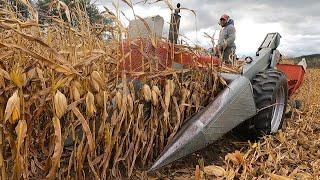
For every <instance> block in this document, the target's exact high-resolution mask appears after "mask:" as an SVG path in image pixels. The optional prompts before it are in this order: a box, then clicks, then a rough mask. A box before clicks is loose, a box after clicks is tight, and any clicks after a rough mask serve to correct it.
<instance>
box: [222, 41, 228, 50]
mask: <svg viewBox="0 0 320 180" xmlns="http://www.w3.org/2000/svg"><path fill="white" fill-rule="evenodd" d="M227 46H228V43H227V41H226V40H223V45H222V47H223V49H226V48H227Z"/></svg>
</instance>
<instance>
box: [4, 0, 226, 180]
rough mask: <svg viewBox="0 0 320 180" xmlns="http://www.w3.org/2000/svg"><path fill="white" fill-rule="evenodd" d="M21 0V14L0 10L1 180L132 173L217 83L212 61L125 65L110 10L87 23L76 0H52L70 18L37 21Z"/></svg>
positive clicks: (147, 162)
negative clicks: (99, 21) (176, 66)
mask: <svg viewBox="0 0 320 180" xmlns="http://www.w3.org/2000/svg"><path fill="white" fill-rule="evenodd" d="M21 3H24V4H25V5H26V6H27V7H28V10H29V13H30V14H31V16H30V18H29V19H24V18H22V17H20V16H19V13H17V12H14V11H13V10H12V9H10V7H9V6H6V5H4V6H3V7H2V9H1V18H0V32H1V33H0V87H1V89H0V94H1V97H0V123H1V128H0V169H1V179H21V178H23V179H43V178H47V179H56V178H58V179H91V178H95V179H107V178H111V177H117V178H120V177H131V176H132V175H133V174H134V173H135V170H137V169H139V170H145V169H146V168H147V167H148V166H149V165H150V163H152V162H153V161H154V160H155V158H156V157H157V156H158V155H159V154H160V152H161V151H162V150H163V148H164V147H165V145H166V144H168V143H169V142H170V141H171V140H172V138H173V136H174V135H175V134H176V133H177V131H178V130H179V128H180V126H181V125H182V124H183V122H184V121H185V120H186V119H188V118H189V117H191V116H192V115H193V114H194V113H196V112H197V111H199V110H200V109H201V108H202V107H204V106H206V105H207V103H208V102H209V101H211V100H212V98H214V97H215V96H216V95H217V93H218V92H219V90H220V89H221V88H222V87H223V86H224V84H225V82H224V80H223V79H222V78H221V77H220V76H218V71H219V69H215V68H209V69H206V70H204V69H197V68H190V69H184V70H172V69H170V68H166V69H164V70H162V71H158V70H155V69H154V68H153V65H152V63H150V62H152V59H143V60H142V61H144V62H145V64H144V65H145V68H144V71H140V72H130V71H126V70H123V69H121V68H120V67H121V63H122V61H123V60H124V59H125V58H127V57H128V56H130V54H124V51H123V49H122V47H123V46H122V42H123V38H122V36H123V34H125V33H126V32H125V29H124V28H123V26H121V24H120V23H119V21H118V19H117V17H116V16H115V15H114V14H112V13H106V14H105V16H107V17H108V18H111V19H112V20H113V23H112V24H110V25H104V26H102V25H101V26H99V25H95V26H93V25H91V24H90V23H89V21H88V18H87V16H86V14H85V12H83V11H81V8H80V7H79V6H78V7H77V8H76V9H68V7H66V6H65V5H64V4H62V3H61V2H60V1H56V3H61V4H59V7H61V11H64V13H66V15H67V17H68V20H69V21H70V22H71V21H73V22H76V24H77V26H76V27H74V26H71V25H70V22H65V21H63V20H62V19H60V18H59V17H48V18H49V20H50V24H39V23H38V21H37V11H36V10H34V9H33V8H32V7H31V5H30V4H29V3H28V1H21ZM105 33H107V34H109V35H110V37H109V39H108V40H106V39H105V38H104V35H105ZM156 41H162V40H156V39H153V42H156ZM139 48H140V49H141V51H143V50H144V48H145V47H142V46H141V47H139ZM142 53H143V52H141V54H142Z"/></svg>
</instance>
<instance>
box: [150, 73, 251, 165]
mask: <svg viewBox="0 0 320 180" xmlns="http://www.w3.org/2000/svg"><path fill="white" fill-rule="evenodd" d="M255 114H256V107H255V103H254V99H253V94H252V88H251V83H250V81H249V80H248V79H247V78H246V77H244V76H239V77H238V78H236V79H235V80H234V81H232V82H231V83H230V84H229V87H227V88H226V89H224V90H223V91H222V92H221V93H220V94H219V95H218V96H217V98H216V99H215V100H214V101H213V102H212V103H210V104H209V105H208V106H207V107H205V108H204V109H203V110H202V111H200V112H199V113H197V114H196V115H195V116H193V117H192V118H191V119H189V120H188V121H187V123H186V124H185V125H184V126H183V127H182V128H181V129H180V130H179V132H178V133H177V135H176V136H175V138H174V140H173V141H172V143H171V144H169V145H167V147H166V148H165V150H164V151H163V153H162V154H161V155H160V157H159V159H158V160H157V161H156V162H155V163H154V165H153V166H152V167H151V169H150V170H155V169H158V168H160V167H162V166H164V165H166V164H169V163H171V162H172V161H175V160H177V159H180V158H181V157H183V156H185V155H187V154H190V153H192V152H195V151H196V150H199V149H201V148H203V147H205V146H207V145H208V144H210V143H212V142H213V141H215V140H217V139H218V138H219V137H221V136H222V135H223V134H225V133H227V132H228V131H230V130H231V129H233V128H234V127H235V126H237V125H238V124H240V123H241V122H243V121H244V120H246V119H248V118H250V117H252V116H254V115H255Z"/></svg>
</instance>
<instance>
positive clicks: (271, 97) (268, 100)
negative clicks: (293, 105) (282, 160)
mask: <svg viewBox="0 0 320 180" xmlns="http://www.w3.org/2000/svg"><path fill="white" fill-rule="evenodd" d="M252 89H253V95H254V100H255V103H256V107H257V109H258V110H259V112H258V114H257V115H255V116H254V117H252V118H250V119H248V120H246V121H245V122H243V123H241V124H240V125H239V126H237V127H236V128H235V129H234V132H235V133H236V134H237V135H238V136H239V135H240V137H241V138H242V139H243V138H244V139H250V140H255V139H258V138H259V137H261V136H263V135H266V134H271V121H272V118H273V117H274V115H278V114H275V113H274V112H277V111H278V112H279V113H281V114H279V115H278V117H279V118H278V121H279V120H280V124H279V126H278V128H277V130H278V129H281V127H282V124H283V119H284V116H285V112H286V106H287V101H288V83H287V79H286V76H285V75H284V74H283V73H282V72H280V71H277V70H274V69H269V70H266V71H264V72H261V73H258V74H257V75H256V76H255V77H254V78H253V79H252ZM280 91H281V94H282V95H281V97H282V96H284V99H281V101H283V103H276V101H277V98H278V99H279V94H278V93H280ZM277 95H278V96H277ZM276 104H279V105H276ZM281 104H283V107H281ZM280 107H281V108H280ZM276 108H280V109H276ZM282 108H283V110H281V109H282ZM280 116H281V117H280ZM280 118H281V119H280ZM275 127H277V126H275Z"/></svg>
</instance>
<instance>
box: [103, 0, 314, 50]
mask: <svg viewBox="0 0 320 180" xmlns="http://www.w3.org/2000/svg"><path fill="white" fill-rule="evenodd" d="M101 1H102V0H101ZM134 2H137V1H134ZM177 2H180V3H181V5H182V7H185V8H189V9H193V10H195V11H196V14H197V21H196V22H195V20H194V17H193V14H192V13H191V12H188V11H182V13H181V15H182V21H181V31H182V32H183V33H187V32H191V31H195V29H196V27H195V23H196V24H197V29H198V30H199V29H203V28H208V27H212V26H213V27H217V29H218V19H219V17H220V15H222V14H224V13H227V14H229V15H230V16H231V17H232V18H233V19H234V20H235V24H236V25H237V21H240V20H241V19H246V18H251V19H252V20H254V22H256V23H260V24H263V23H278V24H280V25H281V28H282V31H283V32H284V34H282V36H283V37H284V38H283V41H284V44H286V45H288V46H289V47H290V48H291V49H289V50H287V51H288V52H290V53H293V55H301V54H303V53H315V52H320V46H319V47H318V45H319V37H320V26H319V25H318V23H319V22H320V1H318V0H304V1H301V0H227V1H223V0H180V1H178V0H173V3H174V4H175V3H177ZM138 6H143V7H145V8H148V6H160V7H162V8H167V7H166V5H165V3H163V2H160V3H156V4H152V5H142V4H139V5H138ZM248 28H250V27H248ZM298 35H303V36H302V37H300V38H294V40H291V39H288V38H286V37H295V36H298ZM307 36H308V38H306V37H307ZM284 49H285V48H284Z"/></svg>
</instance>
